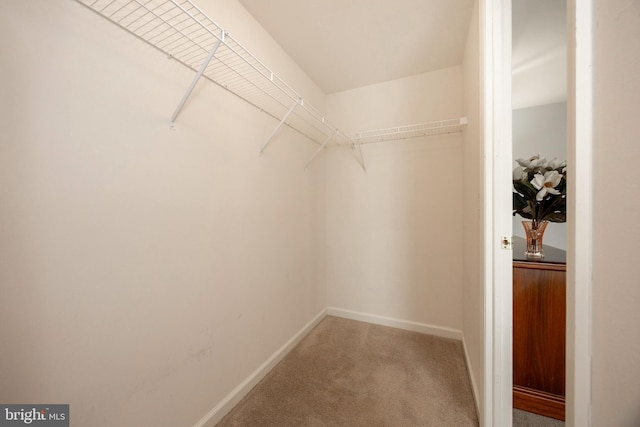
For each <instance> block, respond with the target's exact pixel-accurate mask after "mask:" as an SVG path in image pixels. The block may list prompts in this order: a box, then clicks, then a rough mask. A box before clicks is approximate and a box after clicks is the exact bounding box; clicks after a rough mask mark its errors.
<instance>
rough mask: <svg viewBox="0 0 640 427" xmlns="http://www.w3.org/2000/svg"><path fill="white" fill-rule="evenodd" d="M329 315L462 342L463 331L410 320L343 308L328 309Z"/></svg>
mask: <svg viewBox="0 0 640 427" xmlns="http://www.w3.org/2000/svg"><path fill="white" fill-rule="evenodd" d="M327 310H328V314H329V315H331V316H336V317H344V318H345V319H352V320H360V321H362V322H368V323H373V324H376V325H382V326H390V327H392V328H398V329H404V330H407V331H413V332H420V333H423V334H428V335H435V336H438V337H443V338H451V339H454V340H458V341H462V331H460V330H458V329H452V328H445V327H442V326H434V325H429V324H426V323H418V322H412V321H410V320H402V319H394V318H391V317H385V316H378V315H376V314H369V313H360V312H357V311H351V310H344V309H342V308H336V307H328V308H327Z"/></svg>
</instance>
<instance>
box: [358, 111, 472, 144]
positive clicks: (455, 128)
mask: <svg viewBox="0 0 640 427" xmlns="http://www.w3.org/2000/svg"><path fill="white" fill-rule="evenodd" d="M466 125H467V118H466V117H461V118H458V119H449V120H440V121H436V122H429V123H421V124H416V125H407V126H399V127H393V128H386V129H376V130H370V131H364V132H357V133H355V134H353V135H352V136H351V138H352V139H353V140H354V141H356V142H357V143H359V144H370V143H374V142H384V141H396V140H401V139H407V138H417V137H421V136H432V135H442V134H447V133H454V132H462V130H463V129H464V128H465V126H466Z"/></svg>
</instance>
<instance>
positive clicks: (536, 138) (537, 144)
mask: <svg viewBox="0 0 640 427" xmlns="http://www.w3.org/2000/svg"><path fill="white" fill-rule="evenodd" d="M536 154H540V155H541V156H542V157H545V158H546V159H547V160H552V159H553V158H554V157H555V158H557V159H558V160H566V159H567V104H566V102H559V103H555V104H546V105H538V106H535V107H529V108H520V109H517V110H513V159H514V161H513V167H514V168H515V167H516V166H517V164H516V162H515V160H516V159H520V158H528V157H531V156H533V155H536ZM523 220H524V218H522V217H521V216H520V215H516V216H514V217H513V234H514V235H515V236H520V237H523V238H524V237H525V234H524V228H523V227H522V221H523ZM566 233H567V227H566V223H558V222H551V223H549V225H548V226H547V229H546V231H545V233H544V244H545V245H549V246H553V247H556V248H560V249H564V250H566V249H567V235H566Z"/></svg>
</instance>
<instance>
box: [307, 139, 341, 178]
mask: <svg viewBox="0 0 640 427" xmlns="http://www.w3.org/2000/svg"><path fill="white" fill-rule="evenodd" d="M333 135H335V131H334V132H331V134H330V135H329V136H328V137H327V139H325V140H324V142H323V143H322V145H321V146H320V148H318V149H317V150H316V152H315V153H313V156H311V158H310V159H309V161H308V162H307V164H306V165H304V168H305V170H306V169H307V168H308V167H309V165H310V164H311V162H313V159H315V158H316V156H317V155H318V153H319V152H320V151H322V149H323V148H324V146H325V145H327V144H328V143H329V141H331V138H333Z"/></svg>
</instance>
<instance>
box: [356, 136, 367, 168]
mask: <svg viewBox="0 0 640 427" xmlns="http://www.w3.org/2000/svg"><path fill="white" fill-rule="evenodd" d="M358 151H359V152H360V161H361V162H362V169H363V170H364V171H365V172H366V171H367V166H366V165H365V164H364V155H363V154H362V143H361V142H360V141H358Z"/></svg>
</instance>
